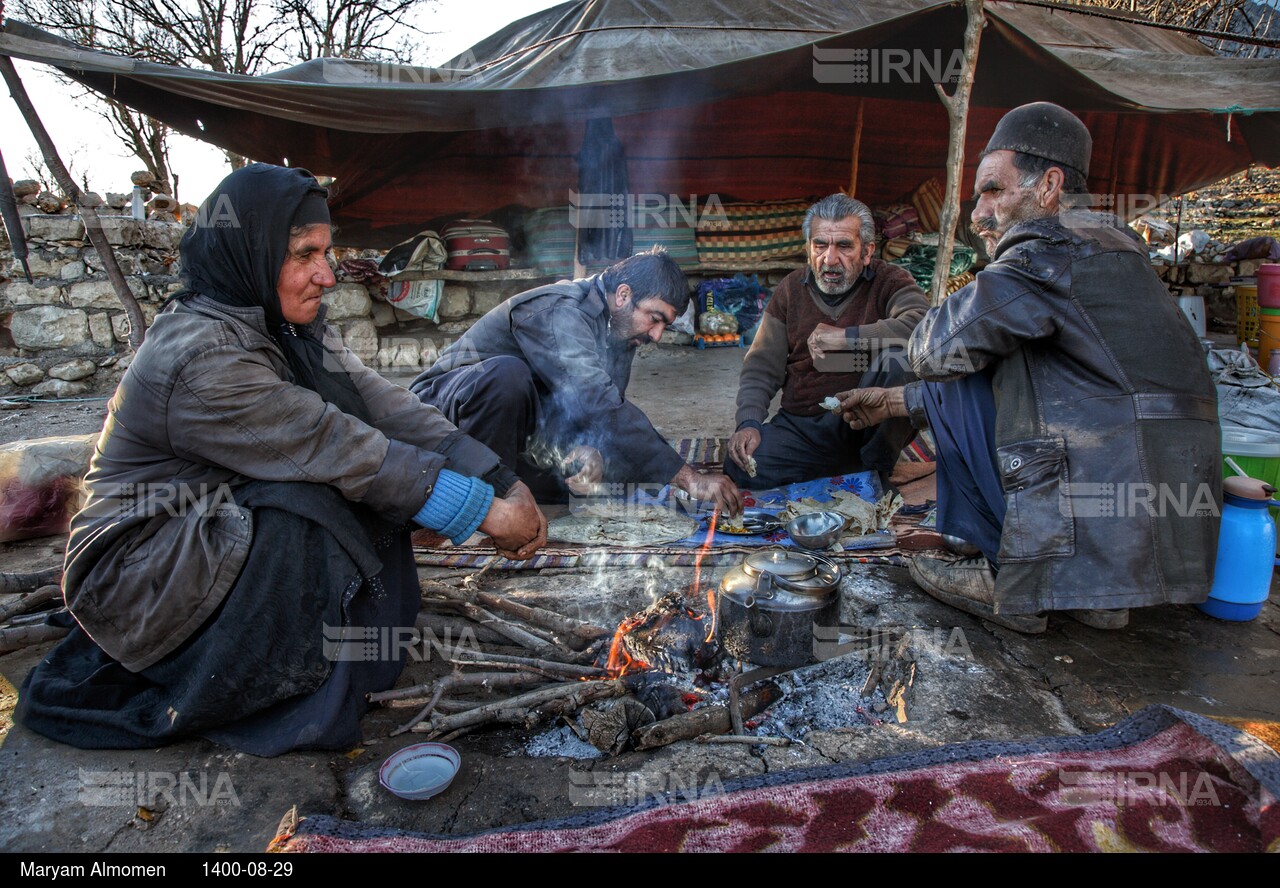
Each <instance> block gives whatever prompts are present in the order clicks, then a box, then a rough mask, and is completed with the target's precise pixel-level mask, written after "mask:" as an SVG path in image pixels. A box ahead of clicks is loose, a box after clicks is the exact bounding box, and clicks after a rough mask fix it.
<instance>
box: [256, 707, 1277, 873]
mask: <svg viewBox="0 0 1280 888" xmlns="http://www.w3.org/2000/svg"><path fill="white" fill-rule="evenodd" d="M719 789H721V788H718V789H717V792H715V793H714V794H710V795H707V794H706V793H704V797H703V798H698V799H694V800H685V799H681V798H671V797H663V798H654V799H651V800H648V801H646V802H645V803H644V804H642V805H640V806H636V807H629V808H610V809H603V810H595V811H592V812H590V813H587V814H583V815H580V816H577V817H574V818H570V819H565V820H559V821H553V822H544V823H533V824H524V825H521V826H515V827H509V828H506V829H502V830H495V831H490V832H486V833H481V834H478V835H472V836H430V835H423V834H416V833H408V832H402V831H399V830H395V829H387V828H383V827H372V826H366V825H362V824H358V823H352V822H348V821H342V820H338V819H335V818H332V817H327V816H322V817H311V818H305V819H303V820H302V821H301V822H300V823H298V824H296V825H291V826H290V828H289V829H288V830H287V831H286V832H284V833H283V834H282V835H281V836H279V837H277V839H276V840H275V841H274V842H273V843H272V846H271V849H270V850H276V851H282V852H297V853H308V852H333V851H347V852H351V851H354V852H402V851H410V852H421V851H428V852H433V851H434V852H442V851H465V852H495V851H497V852H502V851H519V852H530V851H646V852H655V851H660V852H675V851H689V852H698V851H700V852H719V853H729V852H739V851H787V852H794V851H877V852H886V851H888V852H894V851H925V852H938V851H1012V852H1026V851H1036V852H1052V851H1067V852H1079V851H1226V852H1258V851H1272V852H1275V851H1280V805H1277V798H1280V756H1278V755H1277V754H1276V752H1275V751H1274V750H1272V749H1271V748H1270V747H1269V746H1267V745H1266V744H1265V743H1263V742H1261V741H1260V740H1258V739H1256V738H1255V737H1253V736H1252V735H1250V734H1249V733H1247V732H1245V731H1241V730H1237V729H1236V728H1234V727H1232V726H1230V725H1225V724H1222V723H1220V722H1215V721H1212V720H1210V719H1206V718H1204V717H1202V716H1198V715H1194V714H1192V713H1188V712H1183V711H1180V710H1177V709H1173V708H1170V707H1165V706H1152V707H1149V708H1147V709H1144V710H1142V711H1141V712H1139V713H1137V714H1136V715H1133V716H1130V717H1129V718H1127V719H1125V720H1124V721H1122V722H1120V723H1119V724H1117V725H1115V726H1114V727H1112V728H1110V729H1108V730H1105V731H1102V732H1101V733H1098V734H1093V735H1089V736H1084V737H1052V738H1044V739H1040V740H1032V741H1021V742H993V741H975V742H969V743H961V744H954V745H950V746H943V747H939V748H936V749H931V750H927V751H924V752H917V753H911V754H907V755H901V756H894V757H892V758H887V759H880V760H877V761H872V762H860V763H851V764H842V765H833V766H828V767H824V768H819V769H809V770H805V771H793V772H779V773H774V774H768V775H765V776H763V777H755V778H750V779H746V780H741V781H735V782H731V783H726V784H724V785H723V787H722V789H723V791H719ZM448 803H449V796H448V794H447V793H446V794H445V795H443V796H441V797H440V798H439V799H438V800H437V801H436V802H434V804H448Z"/></svg>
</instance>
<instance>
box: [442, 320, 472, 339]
mask: <svg viewBox="0 0 1280 888" xmlns="http://www.w3.org/2000/svg"><path fill="white" fill-rule="evenodd" d="M438 329H439V330H440V332H441V333H443V334H445V335H446V336H459V335H461V334H463V333H466V332H467V331H468V330H470V329H471V321H447V322H445V323H443V324H441V325H440V326H439V328H438Z"/></svg>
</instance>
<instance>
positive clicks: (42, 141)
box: [0, 56, 147, 350]
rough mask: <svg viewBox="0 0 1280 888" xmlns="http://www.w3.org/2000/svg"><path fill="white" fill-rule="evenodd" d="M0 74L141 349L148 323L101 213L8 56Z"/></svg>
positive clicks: (2, 61)
mask: <svg viewBox="0 0 1280 888" xmlns="http://www.w3.org/2000/svg"><path fill="white" fill-rule="evenodd" d="M0 74H3V75H4V81H5V83H6V84H8V86H9V94H10V95H11V96H13V101H14V102H15V103H16V104H17V106H18V110H19V111H21V112H22V116H23V118H24V119H25V120H26V122H27V128H28V129H30V130H31V135H32V136H34V137H35V140H36V144H37V145H39V146H40V153H41V154H43V155H44V162H45V163H47V164H48V165H49V169H50V170H51V171H52V172H53V177H54V179H56V180H57V182H58V187H59V188H61V189H62V190H63V192H64V193H65V194H66V195H67V196H68V197H69V198H71V200H72V201H73V202H74V203H75V204H76V206H77V207H78V208H79V210H80V218H82V219H84V230H85V233H86V234H87V235H88V236H89V243H91V244H93V248H94V249H95V250H97V251H98V257H99V258H100V259H101V260H102V267H103V269H104V270H105V271H106V273H107V279H108V280H110V281H111V287H112V289H113V290H115V291H116V297H117V298H118V299H119V300H120V302H121V304H122V305H124V313H125V316H126V317H128V319H129V345H131V346H133V348H134V350H137V348H138V346H140V345H142V338H143V337H144V336H146V333H147V323H146V320H145V319H144V318H143V316H142V309H141V308H140V307H139V306H138V300H137V299H135V298H134V295H133V292H132V291H131V290H130V289H129V284H128V283H127V282H126V281H125V279H124V272H122V271H121V270H120V264H119V263H118V262H116V256H115V253H113V252H111V244H109V243H108V242H107V235H106V233H105V232H103V230H102V220H101V219H99V218H98V211H97V210H96V209H94V208H93V207H91V206H89V205H88V202H87V201H85V199H84V192H82V191H81V190H80V187H79V186H78V185H76V182H75V179H72V178H71V174H70V173H68V172H67V168H66V167H65V166H63V164H62V159H61V158H60V157H59V156H58V149H57V148H56V147H55V146H54V144H53V139H51V138H49V133H48V131H47V130H45V128H44V124H43V123H41V122H40V117H39V115H37V114H36V109H35V106H34V105H32V104H31V99H30V98H29V97H28V96H27V90H26V88H25V87H23V85H22V80H21V79H20V78H19V77H18V71H17V69H16V68H14V67H13V60H12V59H11V58H9V57H8V56H0Z"/></svg>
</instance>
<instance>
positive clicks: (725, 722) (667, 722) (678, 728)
mask: <svg viewBox="0 0 1280 888" xmlns="http://www.w3.org/2000/svg"><path fill="white" fill-rule="evenodd" d="M781 699H782V689H781V688H779V687H778V686H777V685H776V684H774V683H773V682H771V681H769V682H765V683H764V684H762V685H760V686H759V687H757V688H753V689H752V690H750V691H748V692H747V693H745V694H743V695H742V714H743V716H744V717H746V718H751V717H752V716H755V715H758V714H760V713H761V712H763V711H764V710H766V709H768V708H769V707H770V706H772V705H773V704H774V703H777V702H778V701H779V700H781ZM731 727H732V722H731V720H730V718H729V707H728V706H704V707H702V708H701V709H695V710H693V711H692V712H686V713H683V714H681V715H674V716H672V717H671V718H668V719H664V720H662V721H660V722H655V723H654V724H651V725H648V726H646V727H643V728H641V729H640V730H638V731H637V732H636V733H635V736H634V737H633V738H632V739H633V740H634V741H635V748H636V749H656V748H658V747H659V746H667V745H669V744H671V743H675V742H677V741H679V740H694V739H697V738H698V737H701V736H702V735H703V734H727V733H729V730H730V728H731Z"/></svg>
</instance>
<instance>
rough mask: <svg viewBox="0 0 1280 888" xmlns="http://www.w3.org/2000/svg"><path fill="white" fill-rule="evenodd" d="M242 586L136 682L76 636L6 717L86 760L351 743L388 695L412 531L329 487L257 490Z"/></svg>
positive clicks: (252, 496) (409, 605) (400, 663)
mask: <svg viewBox="0 0 1280 888" xmlns="http://www.w3.org/2000/svg"><path fill="white" fill-rule="evenodd" d="M235 499H236V502H237V504H239V505H243V506H247V507H249V508H251V509H252V510H253V517H254V536H253V544H252V546H251V548H250V551H249V554H248V558H247V560H246V562H245V565H244V568H243V569H242V570H241V573H240V577H239V578H238V579H237V581H236V583H235V585H234V586H233V587H232V589H231V591H230V592H229V593H228V595H227V597H226V599H225V600H224V601H223V602H222V604H221V606H220V607H219V608H218V610H217V611H215V612H214V614H213V615H212V616H210V618H209V619H208V620H207V621H206V622H205V624H204V625H203V626H202V627H201V628H200V630H199V631H198V632H196V633H195V634H194V635H193V636H192V637H191V638H189V639H187V640H186V641H185V642H184V643H183V644H182V645H181V646H180V647H179V648H177V650H175V651H174V652H173V653H171V654H169V655H168V656H166V657H165V658H164V659H162V660H160V661H159V662H157V663H155V664H154V665H152V666H150V667H148V668H146V669H144V670H142V671H141V672H136V673H135V672H130V671H129V670H127V669H125V668H124V667H123V666H121V665H120V664H119V663H118V662H116V661H115V660H113V659H112V658H110V657H109V656H107V654H106V653H105V652H103V650H102V649H101V648H99V647H98V646H97V644H95V643H94V642H93V640H92V639H91V638H89V636H88V635H87V634H85V632H84V630H82V629H81V628H79V626H76V627H75V628H74V629H73V630H72V632H71V634H70V635H68V636H67V637H66V638H64V639H63V640H62V642H61V643H60V644H59V645H58V646H57V647H56V648H54V649H53V650H52V651H51V652H50V653H49V655H48V656H47V657H46V658H45V659H44V660H43V661H41V662H40V663H39V664H38V665H37V666H36V667H35V668H34V669H33V670H32V671H31V674H30V675H28V676H27V679H26V681H25V683H24V684H23V687H22V690H21V691H20V693H19V700H18V708H17V710H16V711H15V713H14V718H15V720H16V721H18V722H19V723H21V724H23V725H25V726H26V727H29V728H31V729H32V730H34V731H37V732H38V733H40V734H43V735H45V736H47V737H51V738H53V739H55V740H59V741H61V742H64V743H69V744H71V745H73V746H78V747H81V748H86V749H121V748H143V747H149V746H158V745H162V744H165V743H170V742H174V741H177V740H180V739H183V738H188V737H192V736H203V737H206V738H208V739H210V740H213V741H215V742H217V743H221V744H223V745H226V746H230V747H233V748H235V749H238V750H240V751H243V752H248V753H252V754H254V755H262V756H273V755H279V754H281V753H284V752H288V751H290V750H295V749H343V748H347V747H349V746H353V745H355V744H357V743H358V742H359V741H360V726H359V721H360V717H361V716H362V715H363V714H364V712H365V711H366V709H367V706H368V704H367V703H366V701H365V694H367V693H369V692H371V691H379V690H385V689H387V688H390V687H391V686H392V685H394V683H395V681H396V679H397V678H398V677H399V675H400V671H401V670H402V669H403V667H404V662H405V657H406V650H405V649H404V646H403V645H401V644H397V643H395V641H396V640H397V639H400V638H404V637H406V636H407V634H408V633H409V632H410V631H411V630H412V627H413V625H414V621H415V619H416V616H417V613H418V610H419V606H420V594H421V593H420V591H419V585H418V577H417V570H416V568H415V566H414V562H413V552H412V548H411V545H410V542H409V533H410V531H409V528H407V527H405V528H400V529H397V530H394V531H388V530H387V528H386V527H384V526H380V524H379V522H378V521H377V520H376V519H374V518H372V517H371V516H370V515H369V514H368V513H367V512H365V511H364V510H362V509H359V508H358V507H352V506H351V505H350V504H349V503H347V502H346V501H345V500H344V499H343V498H342V497H341V496H340V495H339V494H338V493H337V492H336V491H334V490H333V489H332V488H330V487H327V486H324V485H317V484H293V483H289V484H285V483H273V482H254V483H252V484H249V485H247V486H246V487H244V488H241V489H238V490H237V491H236V497H235Z"/></svg>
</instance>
